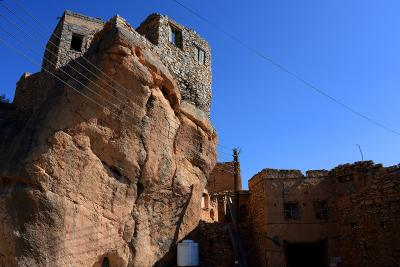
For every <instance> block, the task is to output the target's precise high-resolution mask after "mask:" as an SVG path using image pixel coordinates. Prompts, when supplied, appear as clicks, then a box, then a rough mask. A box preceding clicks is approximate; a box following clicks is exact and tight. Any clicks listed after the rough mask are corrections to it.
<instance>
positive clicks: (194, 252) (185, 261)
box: [178, 240, 199, 266]
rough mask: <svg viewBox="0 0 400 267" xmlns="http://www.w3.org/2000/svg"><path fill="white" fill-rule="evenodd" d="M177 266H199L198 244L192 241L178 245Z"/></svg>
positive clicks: (184, 241)
mask: <svg viewBox="0 0 400 267" xmlns="http://www.w3.org/2000/svg"><path fill="white" fill-rule="evenodd" d="M178 266H199V244H197V243H195V242H193V241H192V240H183V241H182V242H181V243H179V244H178Z"/></svg>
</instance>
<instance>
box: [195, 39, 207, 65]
mask: <svg viewBox="0 0 400 267" xmlns="http://www.w3.org/2000/svg"><path fill="white" fill-rule="evenodd" d="M206 54H207V53H206V50H204V49H203V48H201V47H200V46H198V45H196V44H195V45H194V60H196V61H197V62H199V63H200V64H202V65H205V64H206ZM201 55H203V58H201Z"/></svg>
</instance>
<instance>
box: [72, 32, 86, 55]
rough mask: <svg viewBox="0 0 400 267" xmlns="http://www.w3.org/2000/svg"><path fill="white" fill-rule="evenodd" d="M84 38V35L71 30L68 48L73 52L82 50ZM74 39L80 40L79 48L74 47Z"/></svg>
mask: <svg viewBox="0 0 400 267" xmlns="http://www.w3.org/2000/svg"><path fill="white" fill-rule="evenodd" d="M84 38H85V35H83V34H79V33H76V32H73V33H72V36H71V42H70V44H69V50H70V51H75V52H82V47H83V40H84ZM74 40H79V42H80V46H79V50H77V49H75V48H76V47H77V46H75V45H74Z"/></svg>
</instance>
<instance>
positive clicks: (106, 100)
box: [0, 13, 227, 158]
mask: <svg viewBox="0 0 400 267" xmlns="http://www.w3.org/2000/svg"><path fill="white" fill-rule="evenodd" d="M0 16H1V17H3V18H4V19H6V20H7V21H8V22H9V23H10V24H12V25H14V26H16V27H17V28H18V30H20V31H22V32H23V33H24V34H26V35H28V36H30V37H31V38H33V39H35V40H36V38H34V37H33V36H32V35H31V34H30V33H29V32H26V31H24V29H21V27H19V26H18V25H16V24H15V23H13V22H12V21H10V20H8V19H7V18H6V17H5V16H4V15H2V14H1V13H0ZM0 28H1V29H2V30H3V31H4V32H6V33H7V34H9V35H10V36H12V38H13V39H15V40H17V41H18V42H20V43H22V45H24V46H25V47H27V48H28V49H29V50H30V51H31V52H33V53H37V52H35V51H34V50H33V49H32V48H31V47H29V46H28V45H26V44H25V43H24V42H23V41H21V40H20V39H18V38H17V37H16V36H15V35H14V34H12V33H10V32H9V31H7V30H5V29H4V28H2V27H0ZM46 51H48V52H50V53H52V52H51V51H50V50H49V49H47V48H46ZM52 54H53V55H54V53H52ZM44 60H45V61H46V62H49V63H50V64H52V65H54V66H55V64H54V63H53V62H50V61H49V60H47V59H46V58H44ZM81 66H82V65H81ZM70 67H71V68H72V69H73V70H74V71H75V72H77V73H78V74H79V75H80V76H82V77H84V78H85V79H87V80H88V81H90V82H92V83H93V84H94V85H96V86H97V87H99V88H101V89H102V90H103V91H104V92H106V93H108V92H107V90H106V89H104V88H103V87H101V86H99V85H98V84H97V83H95V82H94V81H92V80H91V79H90V78H88V77H87V76H85V75H83V74H82V73H81V72H79V71H78V70H77V69H75V68H74V67H72V66H70ZM85 69H86V68H85ZM60 70H61V71H62V72H63V73H65V74H66V75H67V76H68V77H70V78H71V79H73V80H75V81H76V82H78V83H79V84H81V85H82V86H84V87H85V88H87V89H88V90H89V91H90V92H92V93H93V94H96V95H98V96H99V97H100V98H102V99H104V100H105V102H107V103H108V104H109V105H110V106H112V107H114V108H116V109H117V110H121V108H119V107H117V106H116V105H115V103H112V101H111V102H110V101H109V100H108V99H106V98H104V97H103V96H101V95H99V94H98V93H97V92H95V91H93V90H92V89H90V88H88V87H87V86H86V85H84V84H83V83H82V82H80V81H79V80H77V79H76V78H75V77H72V76H71V75H70V74H69V73H67V72H65V71H64V70H63V69H60ZM110 88H111V89H114V88H113V87H110ZM108 94H109V93H108ZM109 95H111V94H109ZM111 96H112V97H114V98H116V99H117V100H119V98H118V97H116V96H114V95H111ZM124 96H125V95H124ZM120 103H122V104H124V102H122V101H121V100H120ZM128 108H130V107H128ZM130 109H131V110H132V111H137V110H135V109H134V108H130ZM166 120H167V121H168V123H169V120H168V119H166ZM171 128H173V129H175V130H177V129H178V128H174V127H171ZM164 129H166V128H165V127H164ZM169 130H170V129H168V131H169ZM196 135H197V136H199V137H201V138H202V136H201V135H200V134H198V133H196ZM164 136H165V137H167V136H166V135H164ZM192 150H193V149H192ZM193 151H194V150H193ZM196 151H197V150H196ZM208 151H209V152H212V151H211V150H210V149H208ZM220 152H221V151H220ZM221 153H223V154H227V153H225V152H221ZM219 157H221V158H222V155H219Z"/></svg>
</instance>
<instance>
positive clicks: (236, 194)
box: [233, 148, 240, 266]
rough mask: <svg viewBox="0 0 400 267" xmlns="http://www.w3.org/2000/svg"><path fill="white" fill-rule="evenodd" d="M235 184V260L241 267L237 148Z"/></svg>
mask: <svg viewBox="0 0 400 267" xmlns="http://www.w3.org/2000/svg"><path fill="white" fill-rule="evenodd" d="M233 169H234V171H233V182H234V191H235V192H234V193H235V196H236V199H235V200H236V203H235V204H236V205H235V211H236V212H235V213H236V214H235V215H236V216H235V218H234V224H235V225H236V242H235V245H236V251H237V255H236V260H235V266H239V264H240V263H239V258H240V257H239V255H240V252H239V188H238V181H239V151H238V149H237V148H235V149H233Z"/></svg>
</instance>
